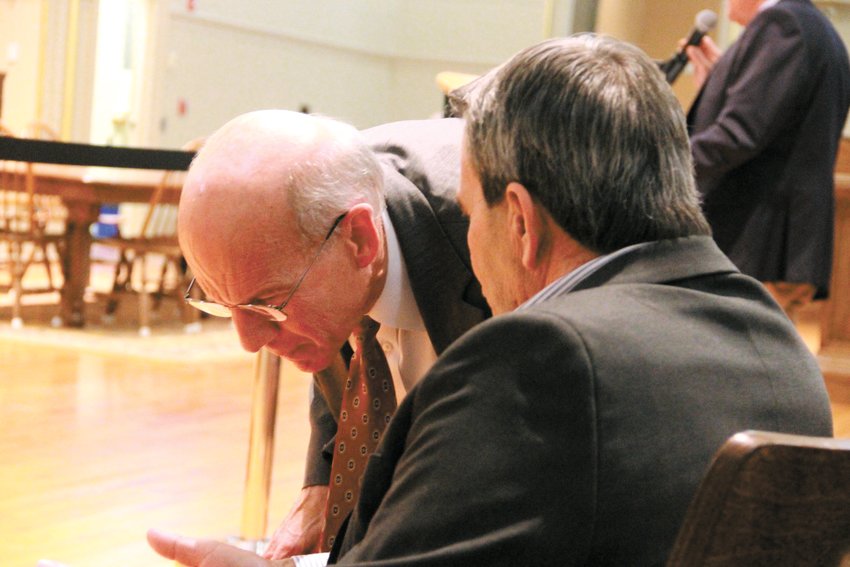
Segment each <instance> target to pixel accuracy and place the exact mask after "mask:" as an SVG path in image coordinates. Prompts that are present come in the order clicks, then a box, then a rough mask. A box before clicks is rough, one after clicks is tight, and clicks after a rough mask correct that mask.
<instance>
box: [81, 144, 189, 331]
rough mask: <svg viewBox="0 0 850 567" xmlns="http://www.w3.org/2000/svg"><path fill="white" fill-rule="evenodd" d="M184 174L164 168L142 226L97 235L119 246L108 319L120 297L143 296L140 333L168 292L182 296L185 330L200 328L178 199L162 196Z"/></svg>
mask: <svg viewBox="0 0 850 567" xmlns="http://www.w3.org/2000/svg"><path fill="white" fill-rule="evenodd" d="M202 143H203V139H198V140H193V141H192V142H190V143H188V144H186V145H185V146H183V149H184V150H186V151H197V150H198V149H199V148H200V146H201V144H202ZM179 174H180V172H175V171H167V172H165V173H164V174H163V177H162V181H161V182H160V184H159V186H158V187H157V189H156V190H155V191H154V193H153V195H152V196H151V199H150V201H149V202H148V204H147V208H146V211H145V215H144V218H143V220H142V223H141V226H140V228H139V229H138V230H137V231H132V232H131V233H130V234H127V232H128V230H127V228H126V226H125V227H124V228H123V229H122V228H121V227H120V223H119V232H118V235H116V236H115V237H111V238H103V239H98V240H97V243H98V244H101V245H105V246H107V247H110V248H114V249H116V250H117V261H116V262H115V265H114V276H113V284H112V290H111V291H110V292H109V293H108V294H107V297H106V311H105V319H106V320H107V321H111V320H114V317H115V313H116V311H117V309H118V305H119V301H120V299H121V297H122V296H127V295H133V296H135V297H137V298H138V303H139V334H140V335H142V336H148V335H150V333H151V327H150V323H151V315H152V314H153V313H155V312H157V311H158V310H159V308H160V306H161V304H162V300H163V299H167V298H171V299H175V300H176V301H177V302H178V306H179V308H180V310H181V313H182V318H183V322H184V324H185V330H186V332H195V331H198V330H199V318H198V314H197V311H196V310H195V309H191V308H190V307H188V306H186V305H185V303H184V301H183V294H184V292H185V290H186V288H187V287H188V285H189V281H190V280H191V274H189V273H188V269H187V267H186V266H185V262H184V261H183V253H182V252H181V250H180V245H179V243H178V241H177V205H173V204H170V203H163V202H162V195H163V193H164V191H165V190H166V189H167V188H169V187H173V186H174V185H176V184H179V183H181V181H180V175H179ZM122 231H123V233H122ZM153 262H155V264H153V266H154V267H155V268H156V267H157V265H158V266H159V269H158V271H156V272H155V273H152V270H151V268H150V266H151V265H152V263H153Z"/></svg>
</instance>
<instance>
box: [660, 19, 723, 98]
mask: <svg viewBox="0 0 850 567" xmlns="http://www.w3.org/2000/svg"><path fill="white" fill-rule="evenodd" d="M716 25H717V14H715V13H714V12H712V11H711V10H702V11H700V12H699V13H698V14H697V15H696V18H694V29H693V30H691V35H690V36H688V40H687V41H686V42H685V45H683V46H682V47H680V48H679V50H678V51H676V53H675V55H673V57H671V58H670V59H668V60H667V61H664V62H662V63H660V64H659V65H658V66H659V67H660V68H661V72H662V73H664V76H665V77H666V78H667V82H668V83H670V84H671V85H672V84H673V81H675V80H676V78H677V77H678V76H679V74H680V73H681V72H682V70H683V69H684V68H685V66H686V65H687V64H688V54H687V53H685V48H687V47H688V46H689V45H699V42H700V41H702V36H704V35H705V34H707V33H708V32H710V31H711V30H712V29H713V28H714V26H716Z"/></svg>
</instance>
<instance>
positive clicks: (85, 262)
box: [33, 164, 185, 327]
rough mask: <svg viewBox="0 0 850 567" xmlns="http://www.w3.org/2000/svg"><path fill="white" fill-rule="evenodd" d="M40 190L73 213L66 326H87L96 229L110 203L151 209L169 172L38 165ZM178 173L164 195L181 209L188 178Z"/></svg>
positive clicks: (65, 297)
mask: <svg viewBox="0 0 850 567" xmlns="http://www.w3.org/2000/svg"><path fill="white" fill-rule="evenodd" d="M33 173H34V175H35V183H36V190H37V191H38V192H40V193H46V194H50V195H58V196H59V197H60V198H61V199H62V202H63V203H64V204H65V206H66V207H67V208H68V219H67V229H66V243H65V244H66V247H65V256H64V258H63V266H62V267H63V270H64V274H65V283H64V285H63V288H62V298H61V309H60V314H61V317H62V322H63V325H65V326H68V327H82V326H84V325H85V303H84V301H83V294H84V293H85V290H86V286H87V285H88V282H89V277H90V258H89V254H90V249H91V244H92V236H91V232H90V227H91V225H92V223H94V222H95V221H97V218H98V214H99V212H100V206H101V205H102V204H104V203H124V202H134V203H146V202H148V201H149V200H150V198H151V195H152V194H153V191H154V189H156V188H157V187H158V186H159V185H160V183H161V182H162V178H163V172H162V171H161V170H150V169H124V168H112V167H89V166H77V165H54V164H34V166H33ZM183 175H185V172H178V173H177V176H176V177H172V180H174V181H176V182H177V183H175V184H174V185H169V186H167V187H166V188H165V190H164V191H163V195H162V198H161V201H162V202H165V203H177V201H178V200H179V198H180V188H181V186H182V176H183Z"/></svg>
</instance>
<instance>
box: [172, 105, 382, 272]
mask: <svg viewBox="0 0 850 567" xmlns="http://www.w3.org/2000/svg"><path fill="white" fill-rule="evenodd" d="M358 203H369V204H370V205H372V206H373V208H374V209H375V210H376V211H380V210H381V207H382V205H383V194H382V176H381V172H380V168H379V166H378V164H377V162H376V160H375V157H374V155H373V154H372V152H371V150H370V149H369V148H368V147H367V146H366V145H365V144H364V142H363V141H362V140H361V138H360V135H359V133H358V132H357V131H356V130H355V129H354V128H352V127H351V126H348V125H346V124H343V123H340V122H336V121H333V120H330V119H327V118H320V117H316V116H310V115H306V114H302V113H297V112H290V111H284V110H264V111H257V112H251V113H248V114H244V115H241V116H239V117H237V118H235V119H233V120H231V121H230V122H228V123H227V124H225V125H224V126H223V127H222V128H221V129H220V130H218V131H217V132H215V133H214V134H213V135H212V136H210V137H209V138H208V140H207V142H206V143H205V145H204V147H203V148H202V149H201V151H200V152H199V153H198V155H197V156H196V158H195V160H194V161H193V163H192V166H191V167H190V169H189V172H188V174H187V176H186V181H185V184H184V187H183V192H182V195H181V198H180V209H179V222H178V226H179V234H180V244H181V247H182V248H183V250H184V252H185V253H186V256H187V259H188V260H189V263H190V265H191V266H192V268H193V270H195V271H196V273H197V272H200V273H199V274H198V275H202V274H203V273H204V272H205V271H225V272H226V271H227V270H229V269H231V267H232V264H233V263H234V261H236V260H238V259H239V258H241V257H244V256H245V255H249V256H250V257H251V260H252V262H253V263H260V264H264V261H263V260H264V259H263V258H261V257H257V255H256V254H253V253H252V252H254V251H257V250H269V251H270V253H271V251H275V250H280V249H281V248H288V249H290V250H296V251H297V250H299V249H303V248H306V247H307V246H309V245H310V244H311V243H313V242H316V241H318V240H320V239H321V238H322V237H323V236H324V234H325V232H326V231H327V230H328V227H329V226H330V224H331V223H332V222H333V219H334V218H336V217H337V216H338V215H340V214H342V213H344V212H345V211H347V210H348V209H350V208H351V207H352V206H354V205H356V204H358Z"/></svg>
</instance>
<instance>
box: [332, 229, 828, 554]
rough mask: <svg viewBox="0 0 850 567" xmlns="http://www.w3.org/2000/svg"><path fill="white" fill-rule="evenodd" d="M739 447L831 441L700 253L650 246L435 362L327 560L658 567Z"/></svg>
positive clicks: (801, 362)
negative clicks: (786, 440) (733, 443)
mask: <svg viewBox="0 0 850 567" xmlns="http://www.w3.org/2000/svg"><path fill="white" fill-rule="evenodd" d="M744 429H766V430H771V431H785V432H794V433H802V434H808V435H824V436H829V435H831V434H832V421H831V414H830V407H829V401H828V398H827V395H826V391H825V388H824V384H823V378H822V376H821V374H820V371H819V370H818V366H817V363H816V362H815V360H814V358H813V357H812V355H811V354H810V353H809V351H808V350H807V349H806V347H805V345H804V344H803V343H802V341H801V340H800V338H799V336H798V335H797V333H796V331H795V330H794V328H793V326H792V325H791V323H790V322H789V321H788V319H787V318H786V317H785V315H784V314H783V313H782V312H781V310H780V309H779V308H778V307H777V306H776V304H775V303H774V302H773V301H772V300H771V299H770V297H769V296H768V295H767V293H766V291H765V290H764V288H763V287H762V286H761V284H759V283H758V282H756V281H755V280H753V279H752V278H749V277H747V276H743V275H741V274H740V273H739V272H738V271H737V270H736V269H735V268H734V266H733V265H732V264H731V263H730V262H729V260H728V259H727V258H726V257H725V256H723V254H722V253H721V252H720V251H719V250H718V249H717V247H716V245H715V244H714V242H713V241H712V240H711V238H709V237H692V238H685V239H677V240H668V241H660V242H657V243H655V244H653V245H651V246H649V247H647V248H643V249H640V250H636V251H632V252H631V253H627V254H626V255H624V256H622V257H619V258H617V259H616V260H614V261H613V262H612V263H611V264H608V265H607V266H605V267H604V268H602V269H601V270H600V271H598V272H596V273H594V274H593V275H591V276H590V277H589V278H588V279H587V280H585V281H583V282H582V283H581V284H580V286H579V287H578V288H577V289H576V290H574V291H572V292H570V293H564V294H561V295H559V296H556V297H553V298H551V299H549V300H546V301H545V302H543V303H541V304H538V305H536V306H534V307H531V308H528V309H524V310H517V311H514V312H512V313H509V314H506V315H502V316H499V317H494V318H492V319H490V320H489V321H486V322H484V323H482V324H480V325H478V326H477V327H475V328H474V329H472V330H471V331H469V332H468V333H467V334H465V335H464V336H463V337H461V338H460V339H459V340H458V341H456V342H455V343H454V344H453V345H452V346H451V347H450V348H449V349H448V350H447V351H446V352H445V353H443V355H442V356H441V357H440V359H439V360H438V361H437V363H436V365H435V366H434V368H433V369H432V370H431V372H430V373H429V374H428V375H427V376H426V377H425V378H424V379H423V380H422V381H421V382H420V383H419V384H418V385H417V386H416V387H415V388H414V389H413V390H411V392H409V393H408V395H407V397H406V398H405V400H404V401H403V402H402V404H401V405H400V406H399V409H398V410H397V412H396V414H395V416H394V418H393V420H392V421H391V422H390V425H389V427H388V429H387V431H386V432H385V433H384V437H383V439H382V441H381V444H380V446H379V447H378V450H377V451H376V452H375V454H374V455H373V456H372V457H371V458H370V461H369V464H368V466H367V468H366V471H365V476H364V479H363V486H362V489H361V494H360V500H359V503H358V505H357V507H356V508H355V511H354V513H353V515H352V516H351V518H350V522H349V525H348V528H347V530H346V532H345V534H344V536H342V537H340V538H339V539H338V542H341V543H340V544H339V545H338V547H337V548H336V549H335V551H334V553H335V554H340V553H341V557H340V559H339V563H340V564H346V565H348V564H364V565H365V564H368V565H373V564H380V565H382V566H385V567H389V566H402V565H405V566H407V565H417V566H420V567H421V566H431V565H433V566H435V567H436V566H438V565H439V566H441V567H443V566H447V565H488V566H498V565H506V566H507V565H511V566H513V565H557V566H567V565H612V566H614V565H616V566H622V565H630V566H634V565H663V564H664V561H665V559H666V556H667V554H668V552H669V549H670V547H671V545H672V542H673V539H674V537H675V535H676V533H677V530H678V528H679V524H680V523H681V521H682V518H683V517H684V513H685V509H686V507H687V506H688V503H689V501H690V499H691V497H692V496H693V494H694V491H695V489H696V486H697V484H698V482H699V481H700V479H701V478H702V476H703V474H704V472H705V470H706V468H707V467H708V465H709V462H710V460H711V458H712V456H713V454H714V452H715V451H716V450H717V449H718V448H719V447H720V445H721V444H722V443H723V441H724V440H725V439H726V438H727V437H729V436H731V435H732V434H734V433H736V432H738V431H741V430H744ZM373 561H374V562H378V561H379V563H372V562H373Z"/></svg>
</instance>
